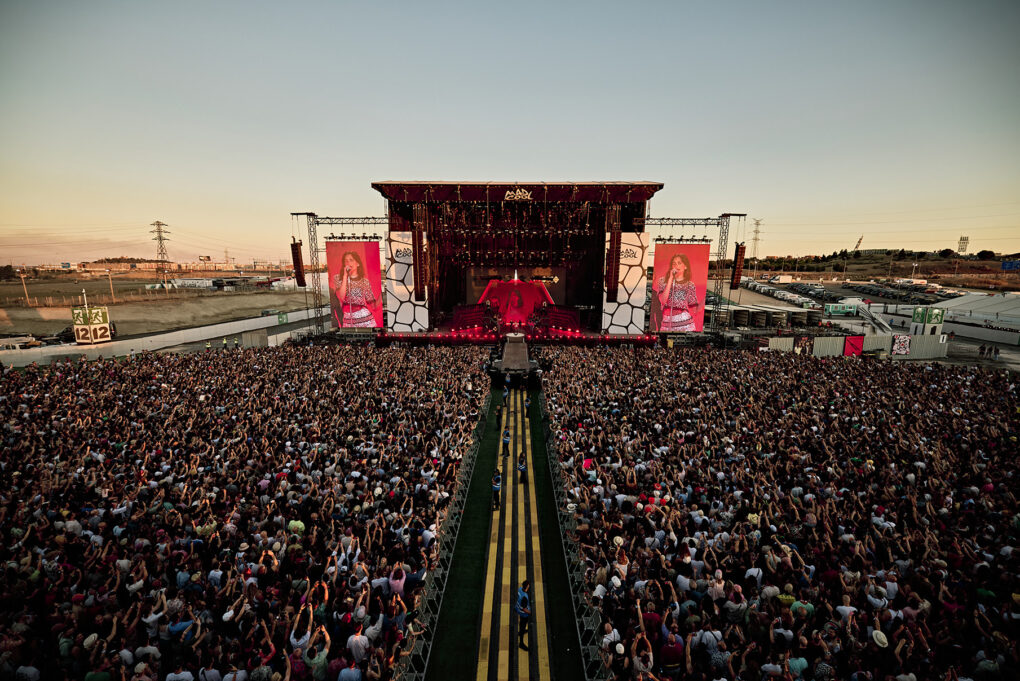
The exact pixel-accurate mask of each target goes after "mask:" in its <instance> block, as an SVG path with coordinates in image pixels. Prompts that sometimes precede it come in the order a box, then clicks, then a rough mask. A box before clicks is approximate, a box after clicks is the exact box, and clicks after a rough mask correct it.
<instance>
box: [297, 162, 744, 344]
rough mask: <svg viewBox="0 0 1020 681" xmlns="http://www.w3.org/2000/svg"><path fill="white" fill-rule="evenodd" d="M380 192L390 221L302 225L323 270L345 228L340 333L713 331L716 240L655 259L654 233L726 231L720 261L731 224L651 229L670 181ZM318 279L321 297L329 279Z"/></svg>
mask: <svg viewBox="0 0 1020 681" xmlns="http://www.w3.org/2000/svg"><path fill="white" fill-rule="evenodd" d="M372 187H373V188H374V189H375V190H377V191H378V192H379V193H380V194H382V196H383V197H384V198H385V199H386V202H387V216H386V217H385V218H324V217H319V216H317V215H315V214H314V213H295V214H294V215H295V216H305V217H306V218H307V224H308V238H309V255H310V264H311V265H312V267H313V268H316V266H317V265H318V253H319V252H320V249H319V248H318V245H317V242H318V238H317V235H318V233H319V230H320V229H322V228H323V227H327V226H328V227H330V228H335V227H341V228H343V229H342V230H341V231H342V232H343V233H341V234H339V235H336V234H330V235H329V236H327V237H326V238H325V249H324V251H325V253H326V261H327V262H326V266H327V271H328V282H329V284H328V295H329V305H330V306H331V308H332V311H333V315H332V316H333V320H334V322H335V325H336V327H338V328H340V329H365V330H368V329H378V330H379V331H380V332H382V333H383V334H385V335H386V336H387V337H391V338H392V337H400V336H404V337H419V336H420V334H428V335H430V336H437V337H443V336H439V335H440V334H452V335H455V336H457V337H459V338H461V339H464V338H470V339H475V340H477V341H478V342H486V340H485V339H487V338H493V337H496V338H498V337H501V336H502V335H504V334H506V333H511V332H514V333H522V334H525V335H526V336H527V337H529V338H531V339H535V340H540V339H546V340H548V339H561V340H566V339H569V338H570V337H585V338H600V337H602V336H607V337H608V336H615V337H630V338H632V339H636V338H639V337H643V336H645V335H646V334H647V333H648V332H649V331H650V332H652V333H655V332H658V331H660V330H662V331H669V332H700V331H702V330H703V325H704V318H705V306H706V296H707V288H708V287H707V278H708V271H709V258H710V252H709V251H710V243H711V240H710V239H708V238H707V236H702V237H701V238H698V237H695V236H691V237H684V236H680V237H679V238H671V239H664V240H661V241H660V242H659V243H658V244H657V247H656V255H655V258H654V261H653V259H652V249H651V244H650V240H649V235H648V233H647V232H646V227H647V226H649V225H652V224H655V225H659V226H660V227H661V226H666V227H667V228H673V227H675V228H679V229H683V228H685V227H691V228H692V229H697V228H698V227H703V228H705V229H703V230H702V231H703V232H704V231H708V230H710V229H712V228H713V227H718V228H719V238H718V239H717V240H716V244H717V249H716V253H715V255H716V257H717V261H718V262H719V264H721V262H722V258H724V257H725V239H726V232H727V231H728V225H729V217H730V215H729V214H724V215H723V216H720V217H719V218H659V219H655V220H653V219H650V218H649V217H648V203H649V200H650V199H651V198H652V196H653V195H654V194H655V193H656V192H658V191H659V190H660V189H662V187H663V185H662V184H661V183H655V182H575V183H544V182H543V183H498V182H489V183H469V182H375V183H373V184H372ZM359 226H360V227H362V228H365V227H368V226H372V227H380V226H384V227H385V229H386V234H385V236H384V237H383V238H382V244H380V243H379V237H374V238H372V237H367V236H365V235H357V234H353V233H350V232H348V230H352V229H357V228H358V227H359ZM380 246H381V248H380ZM380 250H381V251H382V257H380ZM653 266H654V272H653V276H652V281H651V282H649V280H648V269H649V268H650V267H653ZM312 280H313V281H312V286H313V292H314V295H315V297H316V298H317V299H318V297H319V296H320V295H321V292H320V290H316V289H317V287H318V286H320V284H319V280H318V278H317V277H313V278H312ZM719 280H720V282H721V275H720V278H719ZM649 283H651V286H649ZM649 289H651V295H649ZM649 314H650V315H651V318H650V319H649ZM650 322H651V323H650ZM445 337H446V338H450V337H451V336H445Z"/></svg>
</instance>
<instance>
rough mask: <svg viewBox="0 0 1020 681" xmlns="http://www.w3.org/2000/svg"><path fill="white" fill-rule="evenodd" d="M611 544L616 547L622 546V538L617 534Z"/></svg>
mask: <svg viewBox="0 0 1020 681" xmlns="http://www.w3.org/2000/svg"><path fill="white" fill-rule="evenodd" d="M613 543H614V544H616V545H617V546H623V537H622V536H621V535H619V534H618V535H616V536H615V537H613Z"/></svg>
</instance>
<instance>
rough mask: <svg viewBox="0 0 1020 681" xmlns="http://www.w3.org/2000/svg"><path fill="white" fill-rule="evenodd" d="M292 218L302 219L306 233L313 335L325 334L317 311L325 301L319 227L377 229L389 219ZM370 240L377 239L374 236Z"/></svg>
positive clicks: (332, 237)
mask: <svg viewBox="0 0 1020 681" xmlns="http://www.w3.org/2000/svg"><path fill="white" fill-rule="evenodd" d="M291 215H292V216H294V217H304V218H305V222H306V225H307V231H308V265H309V267H310V268H311V270H312V273H313V275H314V276H312V304H313V305H314V306H315V310H316V313H315V314H314V315H313V318H314V320H315V333H316V334H319V335H321V334H323V333H326V323H325V322H324V321H323V318H322V316H321V315H320V314H319V311H320V310H321V309H322V308H323V306H324V305H325V300H324V298H323V296H322V279H321V277H320V276H319V269H320V268H321V265H320V260H319V254H320V253H325V250H326V249H325V248H319V227H320V226H330V227H378V226H384V227H387V228H388V227H389V224H390V219H389V218H387V217H381V218H376V217H365V218H326V217H319V216H318V215H316V214H315V213H291ZM355 236H358V237H366V238H368V237H370V235H366V234H361V235H353V234H350V235H347V234H343V233H341V234H339V235H336V234H330V235H329V236H328V237H326V240H327V241H335V240H349V239H350V238H352V237H355ZM371 238H378V235H375V236H374V237H371Z"/></svg>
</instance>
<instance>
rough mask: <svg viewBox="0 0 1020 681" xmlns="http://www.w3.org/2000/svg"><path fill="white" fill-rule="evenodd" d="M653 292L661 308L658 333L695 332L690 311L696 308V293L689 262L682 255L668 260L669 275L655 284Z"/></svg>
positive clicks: (662, 277)
mask: <svg viewBox="0 0 1020 681" xmlns="http://www.w3.org/2000/svg"><path fill="white" fill-rule="evenodd" d="M655 292H656V293H657V294H658V296H659V305H660V306H661V307H662V324H660V325H659V331H663V332H666V333H676V332H680V331H695V330H696V329H695V326H696V324H695V321H694V316H693V315H692V314H691V311H692V310H693V309H695V308H697V307H698V292H697V290H695V288H694V282H692V281H691V261H690V260H688V259H687V256H686V255H684V254H683V253H677V254H676V255H674V256H673V257H672V258H670V260H669V273H668V274H666V275H664V276H661V277H659V280H658V281H657V282H655Z"/></svg>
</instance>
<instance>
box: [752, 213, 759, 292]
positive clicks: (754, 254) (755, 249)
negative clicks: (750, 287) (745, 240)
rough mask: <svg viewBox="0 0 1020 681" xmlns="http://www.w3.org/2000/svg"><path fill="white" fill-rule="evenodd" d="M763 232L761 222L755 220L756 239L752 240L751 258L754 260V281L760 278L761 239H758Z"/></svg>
mask: <svg viewBox="0 0 1020 681" xmlns="http://www.w3.org/2000/svg"><path fill="white" fill-rule="evenodd" d="M760 232H761V220H760V219H758V218H754V238H753V239H751V244H752V245H751V257H752V258H753V259H754V272H753V273H752V274H751V278H752V279H757V278H758V242H759V241H761V239H759V238H758V234H759V233H760Z"/></svg>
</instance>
